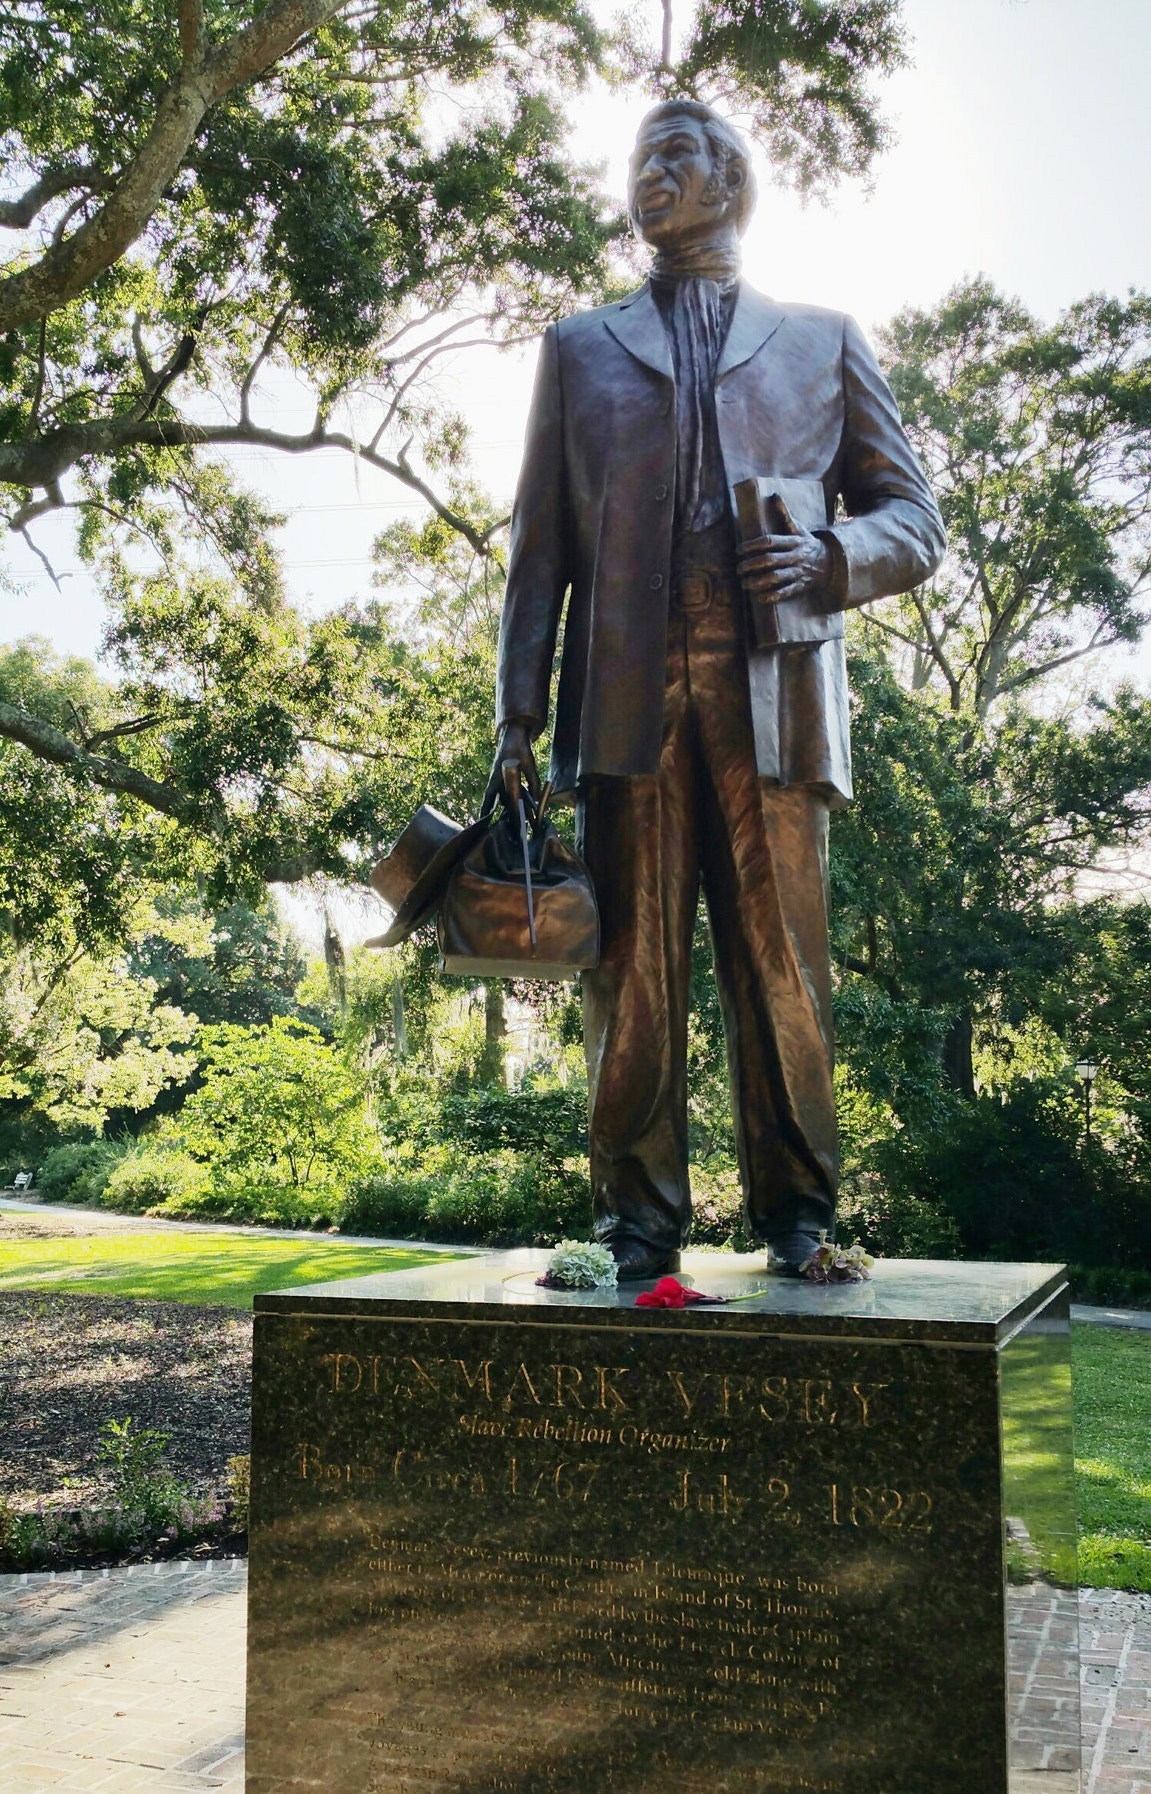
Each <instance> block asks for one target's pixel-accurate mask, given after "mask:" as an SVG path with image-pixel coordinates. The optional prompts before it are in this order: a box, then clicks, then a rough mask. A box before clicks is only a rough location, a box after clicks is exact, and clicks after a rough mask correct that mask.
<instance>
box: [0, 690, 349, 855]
mask: <svg viewBox="0 0 1151 1794" xmlns="http://www.w3.org/2000/svg"><path fill="white" fill-rule="evenodd" d="M0 737H2V738H6V739H7V740H9V741H15V742H18V743H19V745H20V746H21V747H25V748H27V749H28V751H29V752H30V753H32V754H35V755H36V758H37V759H38V760H47V761H49V762H50V763H51V764H52V765H54V766H66V767H70V768H71V769H72V770H74V771H76V772H79V773H82V774H83V775H84V776H85V777H86V778H89V779H91V781H92V783H93V784H94V785H98V786H99V787H100V788H101V790H103V791H113V792H116V793H118V794H119V795H121V796H123V797H134V798H136V799H137V801H138V802H140V803H142V804H145V805H146V806H147V808H148V809H150V810H157V811H158V812H159V813H160V814H161V815H162V816H170V817H172V818H173V820H174V821H176V822H180V823H183V824H184V825H185V826H186V827H189V828H191V829H193V830H194V831H195V832H196V833H198V834H201V835H204V836H207V837H208V838H209V839H216V840H219V839H221V837H223V838H225V839H226V835H227V817H226V814H225V812H224V811H223V809H222V808H220V807H218V806H217V807H215V808H213V809H210V810H207V811H206V810H205V809H204V807H203V806H202V805H199V804H196V803H193V801H192V800H191V798H189V797H188V795H187V793H186V792H183V791H180V790H178V789H177V788H176V786H174V785H165V784H162V783H161V782H160V781H159V780H158V779H150V778H149V777H148V775H147V774H146V773H142V772H138V771H137V769H136V768H135V767H134V766H129V765H127V764H126V762H125V761H123V760H111V759H108V758H107V757H106V756H105V755H103V754H92V753H88V752H87V751H86V750H85V749H84V748H82V747H78V746H77V744H76V743H75V742H74V741H73V740H72V739H71V738H70V737H69V736H67V735H65V734H64V733H63V731H62V730H60V729H57V728H55V727H54V726H53V724H51V723H46V722H44V721H43V720H42V718H40V717H38V716H31V715H30V714H29V713H28V711H26V710H21V709H19V708H18V707H17V706H16V705H15V704H3V703H0ZM93 739H97V738H96V737H94V738H93ZM319 870H320V866H319V863H318V861H317V860H316V858H315V856H314V855H312V854H306V853H298V854H286V855H284V856H283V857H282V858H281V859H278V860H269V861H268V862H267V864H266V865H264V866H262V867H261V868H260V877H261V878H263V880H264V882H265V883H266V884H298V883H299V882H300V881H301V879H305V878H311V877H312V875H313V874H314V873H315V872H318V871H319Z"/></svg>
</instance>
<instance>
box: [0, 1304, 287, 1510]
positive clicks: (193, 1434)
mask: <svg viewBox="0 0 1151 1794" xmlns="http://www.w3.org/2000/svg"><path fill="white" fill-rule="evenodd" d="M251 1383H252V1319H251V1316H250V1315H248V1314H243V1313H240V1312H238V1311H237V1310H236V1309H234V1308H223V1307H215V1306H212V1307H197V1306H192V1305H191V1304H188V1303H182V1302H144V1301H133V1300H129V1299H126V1298H124V1297H103V1296H73V1295H61V1294H57V1293H53V1294H47V1293H45V1294H43V1295H37V1294H28V1293H25V1292H19V1293H16V1292H7V1291H3V1292H0V1437H2V1438H3V1440H4V1450H3V1452H2V1453H0V1497H7V1498H8V1499H10V1500H15V1501H16V1502H18V1503H19V1504H20V1505H21V1506H24V1505H26V1504H27V1503H29V1502H34V1501H36V1500H38V1499H43V1500H45V1501H47V1502H50V1503H51V1504H52V1505H54V1506H55V1505H64V1506H68V1507H81V1506H87V1505H89V1504H91V1503H94V1502H99V1501H100V1500H101V1499H103V1498H105V1497H106V1493H107V1491H106V1489H105V1488H104V1487H103V1485H102V1483H101V1481H100V1479H99V1478H98V1476H97V1474H96V1467H97V1452H98V1447H99V1440H100V1428H101V1426H102V1425H103V1424H104V1422H105V1421H106V1420H124V1419H125V1418H126V1417H128V1416H129V1415H130V1416H131V1418H132V1420H133V1421H134V1422H135V1424H136V1426H137V1427H139V1428H144V1427H155V1428H156V1429H157V1430H158V1431H160V1432H162V1433H166V1434H167V1435H168V1437H169V1441H170V1443H169V1446H168V1452H167V1461H168V1465H169V1467H170V1469H171V1470H172V1472H173V1474H174V1475H176V1476H177V1477H178V1478H179V1479H180V1481H181V1482H183V1483H184V1484H185V1485H187V1486H188V1487H189V1488H190V1489H192V1490H194V1491H195V1492H196V1493H197V1494H205V1493H207V1492H209V1491H211V1490H220V1489H222V1488H223V1487H224V1483H225V1478H226V1473H227V1461H228V1459H229V1458H230V1457H232V1456H234V1455H237V1454H240V1453H244V1452H246V1451H247V1449H248V1413H249V1404H250V1398H251Z"/></svg>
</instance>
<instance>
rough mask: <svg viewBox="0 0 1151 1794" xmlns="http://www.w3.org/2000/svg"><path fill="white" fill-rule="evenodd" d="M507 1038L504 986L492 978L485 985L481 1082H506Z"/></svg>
mask: <svg viewBox="0 0 1151 1794" xmlns="http://www.w3.org/2000/svg"><path fill="white" fill-rule="evenodd" d="M507 1040H508V1023H507V1016H506V1014H505V1012H504V987H503V984H502V983H501V982H500V980H499V979H498V978H492V979H489V981H488V983H487V984H485V985H484V1051H483V1057H482V1058H481V1060H480V1068H479V1078H480V1083H481V1084H487V1085H497V1084H499V1085H503V1084H505V1083H506V1073H505V1065H504V1056H505V1054H506V1052H507Z"/></svg>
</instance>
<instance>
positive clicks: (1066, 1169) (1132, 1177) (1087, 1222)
mask: <svg viewBox="0 0 1151 1794" xmlns="http://www.w3.org/2000/svg"><path fill="white" fill-rule="evenodd" d="M1079 1129H1080V1120H1079V1115H1078V1112H1077V1107H1076V1104H1075V1102H1074V1098H1073V1097H1072V1096H1071V1095H1070V1093H1069V1092H1068V1091H1067V1089H1066V1087H1065V1086H1062V1085H1059V1084H1055V1085H1052V1084H1049V1083H1044V1082H1042V1081H1040V1080H1035V1081H1034V1082H1026V1081H1025V1082H1022V1083H1020V1084H1018V1085H1016V1086H1015V1087H1014V1088H1012V1089H1011V1090H1010V1091H1009V1092H1007V1093H1005V1094H1004V1095H1003V1096H1002V1098H998V1097H992V1096H979V1097H976V1098H975V1099H974V1100H973V1101H971V1102H968V1103H965V1104H963V1105H961V1106H960V1107H958V1108H957V1109H956V1111H955V1113H954V1114H953V1116H952V1117H951V1119H950V1121H949V1122H948V1123H947V1125H946V1126H943V1127H940V1128H938V1129H936V1130H935V1131H934V1132H932V1133H931V1134H923V1135H920V1136H912V1137H908V1136H907V1135H899V1136H895V1137H893V1138H892V1139H890V1140H889V1141H887V1142H885V1143H883V1144H882V1145H881V1146H880V1147H878V1148H877V1149H876V1150H875V1153H874V1155H873V1156H874V1164H875V1167H876V1169H877V1170H878V1172H879V1175H880V1177H881V1178H882V1180H883V1182H884V1184H885V1185H886V1189H887V1191H888V1192H890V1194H891V1195H892V1196H893V1197H894V1198H895V1200H896V1203H897V1205H902V1206H903V1207H904V1208H906V1207H907V1205H911V1204H917V1203H918V1204H922V1205H924V1207H925V1209H926V1210H927V1211H928V1212H934V1214H935V1215H937V1216H940V1217H946V1216H950V1217H951V1219H952V1221H953V1222H954V1226H955V1229H956V1231H957V1234H958V1239H959V1241H960V1243H961V1245H962V1248H963V1255H964V1256H965V1257H971V1258H999V1259H1020V1260H1024V1261H1026V1260H1028V1259H1031V1260H1045V1259H1069V1260H1073V1261H1074V1262H1076V1263H1078V1264H1082V1265H1107V1266H1124V1265H1131V1266H1133V1267H1137V1266H1140V1265H1145V1264H1146V1262H1147V1260H1148V1258H1149V1257H1151V1189H1149V1187H1148V1185H1147V1183H1146V1182H1144V1181H1142V1180H1141V1179H1139V1178H1138V1176H1137V1173H1135V1168H1134V1167H1132V1166H1131V1165H1130V1164H1127V1163H1124V1162H1123V1160H1122V1159H1119V1160H1117V1159H1116V1158H1115V1157H1114V1156H1113V1155H1111V1154H1108V1153H1107V1152H1105V1151H1103V1150H1102V1149H1099V1148H1096V1149H1095V1150H1093V1151H1091V1152H1087V1151H1085V1150H1084V1149H1083V1144H1082V1141H1081V1138H1080V1132H1079ZM945 1256H951V1254H950V1253H947V1254H945Z"/></svg>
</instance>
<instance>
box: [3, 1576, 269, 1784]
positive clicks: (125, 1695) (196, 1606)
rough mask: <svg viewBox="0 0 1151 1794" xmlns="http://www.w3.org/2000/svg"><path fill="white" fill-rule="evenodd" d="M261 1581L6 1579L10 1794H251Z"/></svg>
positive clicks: (5, 1689) (5, 1730)
mask: <svg viewBox="0 0 1151 1794" xmlns="http://www.w3.org/2000/svg"><path fill="white" fill-rule="evenodd" d="M247 1570H248V1566H247V1563H246V1562H245V1561H244V1560H242V1559H239V1560H236V1559H233V1560H231V1561H223V1562H208V1563H188V1564H147V1565H141V1566H139V1567H138V1568H134V1569H129V1570H110V1571H99V1570H95V1571H80V1572H77V1573H74V1574H71V1575H60V1576H0V1788H3V1789H4V1791H5V1794H47V1791H48V1790H59V1791H61V1794H63V1791H64V1790H67V1791H68V1794H73V1791H74V1794H177V1791H179V1794H187V1791H188V1790H192V1789H194V1790H198V1791H199V1794H204V1790H206V1789H208V1788H223V1789H226V1790H228V1794H243V1787H244V1620H245V1614H244V1596H245V1591H246V1589H247Z"/></svg>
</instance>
